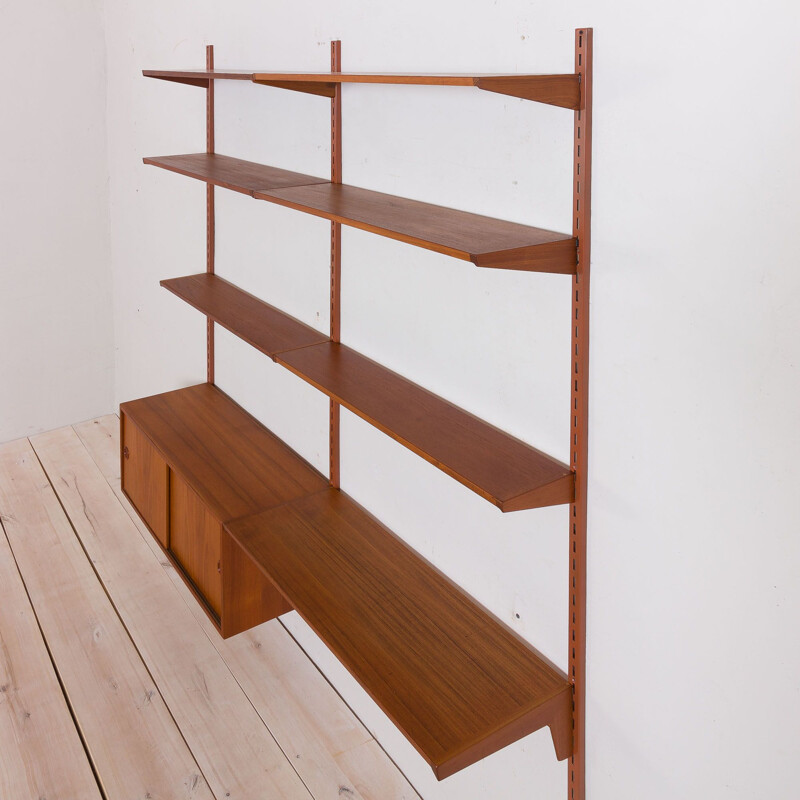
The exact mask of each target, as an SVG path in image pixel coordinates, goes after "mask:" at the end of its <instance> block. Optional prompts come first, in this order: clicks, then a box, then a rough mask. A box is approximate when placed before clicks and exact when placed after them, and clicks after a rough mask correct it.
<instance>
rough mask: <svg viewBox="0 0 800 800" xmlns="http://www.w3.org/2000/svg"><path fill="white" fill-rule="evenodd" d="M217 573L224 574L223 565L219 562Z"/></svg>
mask: <svg viewBox="0 0 800 800" xmlns="http://www.w3.org/2000/svg"><path fill="white" fill-rule="evenodd" d="M217 572H220V573H221V572H222V565H221V564H220V562H219V561H217Z"/></svg>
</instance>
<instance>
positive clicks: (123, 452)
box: [122, 445, 131, 458]
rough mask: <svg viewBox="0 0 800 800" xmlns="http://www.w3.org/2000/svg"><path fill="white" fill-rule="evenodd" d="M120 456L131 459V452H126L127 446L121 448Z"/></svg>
mask: <svg viewBox="0 0 800 800" xmlns="http://www.w3.org/2000/svg"><path fill="white" fill-rule="evenodd" d="M122 455H123V456H125V458H130V457H131V451H130V450H128V447H127V445H126V446H125V447H123V448H122Z"/></svg>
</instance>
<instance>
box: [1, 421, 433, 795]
mask: <svg viewBox="0 0 800 800" xmlns="http://www.w3.org/2000/svg"><path fill="white" fill-rule="evenodd" d="M118 454H119V421H118V419H117V417H115V416H108V417H102V418H100V419H96V420H91V421H89V422H84V423H81V424H79V425H74V426H72V427H68V428H62V429H60V430H57V431H51V432H49V433H44V434H40V435H38V436H34V437H31V438H30V439H21V440H18V441H15V442H9V443H7V444H2V445H0V800H39V798H46V800H84V798H86V800H90V799H91V800H101V798H105V799H106V800H172V799H173V798H175V800H184V798H191V800H214V799H216V800H260V799H261V798H269V799H270V800H284V798H285V799H286V800H295V799H297V800H311V799H312V798H314V799H315V800H323V799H324V800H341V798H343V797H345V798H348V799H349V800H393V799H396V800H412V798H418V795H417V793H416V792H415V791H414V789H413V788H412V787H411V786H410V785H409V783H408V781H407V780H406V779H405V777H404V776H403V775H402V774H401V773H400V771H399V770H398V769H397V767H396V766H395V765H394V764H393V763H392V761H391V760H390V759H389V757H388V756H387V755H386V754H385V753H384V752H383V750H381V748H380V747H379V746H378V744H377V742H376V741H375V740H374V739H373V738H372V736H371V735H370V733H369V732H368V731H367V730H366V729H365V728H364V726H363V725H362V724H361V723H360V722H359V720H358V719H357V718H356V717H355V715H354V714H353V713H352V711H351V710H350V709H349V708H348V707H347V706H346V705H345V703H344V702H343V701H342V699H341V698H340V697H339V696H338V695H337V694H336V692H335V691H334V690H333V688H332V687H331V686H330V685H329V684H328V683H327V681H326V680H325V678H324V677H323V676H322V675H321V674H320V673H319V671H318V670H317V669H316V667H315V666H314V664H313V663H312V662H311V661H310V660H309V659H308V657H307V656H306V655H305V653H304V652H303V651H302V650H301V649H300V647H299V646H298V645H297V644H296V642H295V641H294V639H292V637H291V636H290V635H289V633H288V632H287V630H286V628H284V626H283V625H282V624H281V622H280V620H273V621H272V622H267V623H265V624H264V625H261V626H259V627H257V628H254V629H253V630H251V631H247V632H246V633H243V634H240V635H239V636H235V637H233V638H231V639H228V640H226V641H223V640H222V639H221V638H220V637H219V635H218V634H217V633H216V631H215V630H214V629H213V628H212V627H211V624H210V623H209V621H208V619H207V617H206V616H205V614H204V613H203V611H202V610H201V609H200V607H199V606H198V605H197V603H196V601H195V600H194V598H193V597H192V596H191V594H190V593H189V591H188V590H187V589H186V587H185V586H184V584H183V582H182V581H181V579H180V578H179V576H178V575H177V574H176V573H175V571H174V569H173V568H172V567H171V566H170V565H169V563H167V561H166V560H165V559H164V557H163V555H162V554H161V552H160V551H159V549H158V546H157V545H156V544H155V543H154V542H153V541H152V539H151V537H150V534H149V533H148V532H147V531H146V529H145V528H144V526H143V524H142V523H141V521H140V520H139V518H138V516H137V515H136V513H135V512H134V511H133V509H132V508H131V507H130V505H129V503H128V502H127V500H126V499H125V497H124V496H123V495H122V492H121V489H120V476H119V455H118Z"/></svg>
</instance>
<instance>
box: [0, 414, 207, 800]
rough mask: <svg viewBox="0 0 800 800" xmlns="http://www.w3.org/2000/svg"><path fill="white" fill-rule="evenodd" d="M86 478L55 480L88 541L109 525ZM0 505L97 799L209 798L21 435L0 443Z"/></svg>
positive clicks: (126, 569) (126, 568)
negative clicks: (89, 499)
mask: <svg viewBox="0 0 800 800" xmlns="http://www.w3.org/2000/svg"><path fill="white" fill-rule="evenodd" d="M68 430H69V431H70V433H71V432H72V431H71V429H68ZM52 436H53V434H40V436H38V437H35V439H36V441H44V440H45V438H43V437H52ZM84 477H85V476H84V475H83V474H76V473H75V472H74V471H65V472H62V473H61V475H60V476H59V477H58V479H57V480H56V479H55V478H53V481H54V483H58V485H59V488H60V489H61V490H62V495H61V496H62V497H63V496H64V495H63V491H66V492H68V493H70V494H71V495H74V496H75V498H76V499H77V502H78V505H77V508H74V509H72V510H73V512H74V513H73V514H72V519H73V521H74V520H76V518H78V517H80V523H79V524H81V525H82V526H83V527H84V528H85V532H86V534H87V536H88V537H91V538H94V539H96V538H97V537H98V536H99V535H101V534H103V533H107V532H108V530H107V529H106V526H105V524H104V520H103V517H102V515H98V514H97V513H96V512H97V511H98V509H96V508H95V507H94V506H93V505H91V504H89V505H84V503H83V502H82V500H81V496H82V493H83V492H85V491H86V490H87V489H88V488H89V487H88V483H87V482H86V481H84V480H83V478H84ZM84 496H86V495H84ZM0 508H2V513H3V517H4V521H3V526H4V528H5V530H6V533H7V535H8V539H9V541H10V543H11V547H12V550H13V552H14V556H15V558H16V560H17V563H18V564H19V567H20V570H21V571H22V572H23V574H24V575H25V582H26V587H27V589H28V593H29V595H30V599H31V603H32V605H33V607H34V609H35V610H36V614H37V616H38V620H39V624H40V626H41V629H42V632H43V634H44V636H45V639H46V641H47V644H48V647H49V649H50V653H51V655H52V658H53V661H54V663H55V664H56V665H57V666H58V671H59V676H60V678H61V682H62V684H63V686H64V691H65V693H66V696H67V698H68V700H69V703H70V706H71V708H72V710H73V713H74V715H75V719H76V722H77V725H78V727H79V729H80V731H81V733H82V734H83V738H84V741H85V742H86V748H87V751H88V753H89V755H90V758H91V760H92V763H93V765H94V768H95V772H96V774H97V778H98V781H99V783H100V786H101V787H102V789H103V793H104V796H105V797H115V798H116V797H120V798H123V797H136V798H144V797H146V796H147V794H148V793H149V794H150V795H151V796H153V797H184V796H186V794H187V791H186V790H187V787H193V789H192V791H193V792H194V795H190V796H192V797H193V798H194V797H197V798H203V800H213V796H212V794H211V791H210V790H209V787H208V785H207V784H206V781H205V779H204V777H203V773H202V772H201V770H200V768H199V767H198V764H197V763H196V762H195V759H194V758H193V755H192V753H191V752H190V751H189V748H188V747H187V745H186V742H185V741H184V739H183V737H182V735H181V732H180V731H179V730H178V727H177V726H176V724H175V721H174V720H173V718H172V716H171V715H170V712H169V711H168V710H167V707H166V705H165V703H164V699H163V697H162V695H161V693H160V691H159V687H158V686H157V685H156V684H155V682H154V680H153V678H152V676H151V675H150V673H149V672H148V670H147V669H146V668H145V666H144V664H143V663H142V660H141V658H140V657H139V653H138V651H137V648H136V647H135V646H134V643H133V642H132V641H131V638H130V636H129V634H128V631H127V630H126V629H125V626H123V624H122V622H121V620H120V618H119V617H118V616H117V612H116V610H115V608H114V606H112V604H111V601H110V600H109V597H108V596H107V594H106V592H105V590H104V588H103V585H102V584H101V583H100V582H99V581H98V580H97V577H96V575H95V573H94V569H93V564H92V563H91V562H90V561H89V560H88V559H87V557H86V554H85V553H84V551H83V548H82V546H81V542H80V541H79V540H78V539H77V538H76V536H75V531H74V530H73V528H72V526H71V524H70V519H68V517H67V514H66V513H65V509H64V508H63V507H62V506H61V504H60V502H59V499H58V498H57V497H56V495H55V494H54V490H53V488H52V486H51V484H50V482H49V481H48V477H47V475H45V472H44V470H43V468H42V465H41V464H40V461H39V459H38V458H37V454H36V453H34V450H33V449H32V447H31V445H30V443H29V442H28V441H27V440H20V441H18V442H10V443H8V444H4V445H0ZM130 566H131V565H130V564H129V563H126V562H125V561H124V560H122V559H121V560H120V562H119V566H118V569H119V570H120V573H126V574H129V573H130ZM142 588H143V590H146V588H147V587H146V586H144V587H142ZM155 619H156V618H155V617H154V618H153V621H155ZM111 721H113V728H111V730H110V724H111ZM112 731H113V732H112ZM3 757H5V754H3ZM22 797H25V796H24V795H23V796H22ZM4 800H5V798H4ZM9 800H11V798H9ZM14 800H16V798H14Z"/></svg>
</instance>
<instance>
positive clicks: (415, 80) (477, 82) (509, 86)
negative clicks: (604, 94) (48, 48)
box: [142, 70, 581, 109]
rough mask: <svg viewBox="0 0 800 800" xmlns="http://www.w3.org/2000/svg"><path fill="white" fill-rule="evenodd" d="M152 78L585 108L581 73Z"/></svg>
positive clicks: (219, 73)
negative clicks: (361, 88) (467, 94)
mask: <svg viewBox="0 0 800 800" xmlns="http://www.w3.org/2000/svg"><path fill="white" fill-rule="evenodd" d="M142 74H143V75H144V76H145V77H146V78H160V79H161V80H165V81H174V82H177V83H188V84H191V85H193V86H200V87H206V86H208V83H209V81H211V80H251V81H253V82H254V83H258V84H261V85H264V86H274V87H276V88H279V89H293V90H295V91H299V92H308V93H311V94H319V95H323V96H325V97H332V96H333V93H334V87H335V86H336V85H337V84H342V83H379V84H405V85H414V86H472V87H475V88H478V89H483V90H485V91H487V92H497V93H498V94H506V95H511V96H512V97H519V98H522V99H523V100H535V101H537V102H539V103H547V104H548V105H554V106H560V107H561V108H571V109H576V108H579V107H580V102H581V88H580V81H579V80H578V76H577V75H575V74H574V73H570V74H566V75H514V74H504V73H499V74H498V73H471V74H467V73H453V72H451V73H441V72H440V73H424V72H405V73H402V72H253V71H247V70H143V71H142Z"/></svg>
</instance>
